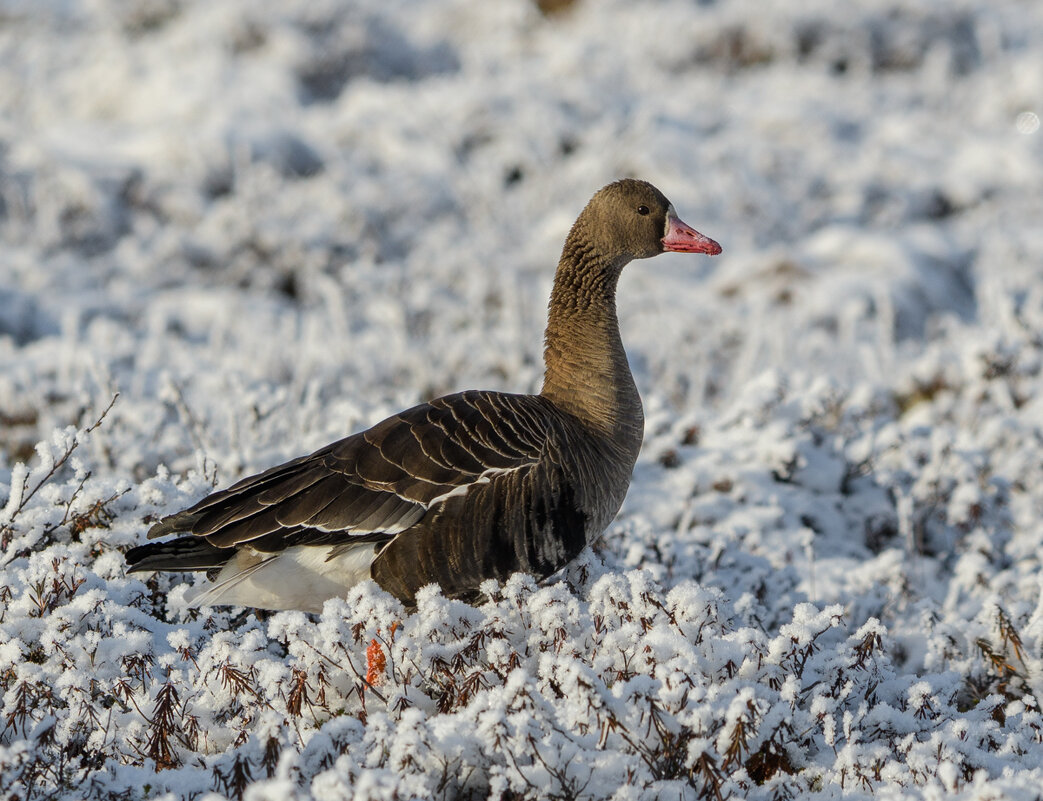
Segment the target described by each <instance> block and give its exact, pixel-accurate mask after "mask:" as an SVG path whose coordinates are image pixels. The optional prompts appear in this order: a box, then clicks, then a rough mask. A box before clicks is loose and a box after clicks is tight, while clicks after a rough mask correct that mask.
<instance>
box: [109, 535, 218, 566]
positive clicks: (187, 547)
mask: <svg viewBox="0 0 1043 801" xmlns="http://www.w3.org/2000/svg"><path fill="white" fill-rule="evenodd" d="M234 554H235V549H234V548H218V547H217V546H216V545H211V544H210V543H209V542H207V541H206V540H205V539H203V538H202V537H179V538H178V539H176V540H170V541H169V542H153V543H149V544H148V545H141V546H139V547H137V548H131V549H130V550H129V551H127V554H126V557H125V558H126V560H127V565H128V568H127V572H128V573H142V572H146V571H152V570H175V571H176V570H180V571H192V570H212V569H214V568H219V567H223V566H224V564H225V562H227V561H228V560H229V559H231V558H232V556H233V555H234Z"/></svg>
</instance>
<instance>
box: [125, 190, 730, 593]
mask: <svg viewBox="0 0 1043 801" xmlns="http://www.w3.org/2000/svg"><path fill="white" fill-rule="evenodd" d="M664 251H676V252H682V253H704V254H707V255H711V256H713V255H717V254H719V253H720V252H721V246H720V245H718V244H717V243H716V242H715V241H713V240H712V239H710V238H708V237H706V236H703V235H702V234H700V233H699V232H698V231H696V230H695V229H693V228H691V227H690V226H689V225H687V224H686V223H684V222H682V221H681V220H680V218H679V217H678V216H677V214H676V212H675V211H674V207H673V205H672V204H671V203H670V201H669V200H667V198H666V197H665V196H664V195H663V193H662V192H660V191H659V190H658V189H656V188H655V187H654V186H652V185H651V184H649V183H647V182H645V181H639V180H634V179H624V180H620V181H616V182H614V183H611V184H609V185H608V186H606V187H604V188H603V189H601V190H599V191H598V192H597V193H596V194H595V195H594V196H593V198H591V200H590V202H589V203H588V204H587V206H586V208H584V209H583V211H582V213H581V214H580V215H579V217H578V218H577V219H576V222H575V223H574V224H573V226H572V229H571V230H570V231H569V234H568V237H567V238H566V240H565V246H564V248H563V250H562V253H561V259H560V261H559V262H558V268H557V272H556V274H555V277H554V286H553V290H552V292H551V296H550V304H549V312H548V320H547V328H546V334H545V339H544V361H545V375H544V381H543V388H542V389H541V390H540V393H539V394H538V395H516V394H508V393H505V392H492V391H483V390H471V391H466V392H461V393H457V394H453V395H446V396H444V397H441V398H437V399H435V400H432V401H429V402H427V403H422V404H420V405H419V406H414V407H413V408H411V409H408V410H406V411H403V412H399V413H398V414H396V415H393V416H391V417H389V418H387V419H386V420H384V421H382V422H379V423H377V424H376V425H374V426H373V427H372V428H369V429H367V430H365V431H362V432H359V433H356V434H353V435H352V436H349V437H347V438H345V439H342V440H339V441H337V442H334V443H332V444H330V445H327V446H326V447H324V448H321V449H320V450H318V451H316V452H315V453H312V454H310V455H308V456H302V457H300V458H298V459H294V460H292V461H289V462H286V463H285V464H280V465H277V466H275V467H272V468H270V469H268V470H265V471H264V472H262V473H259V474H258V475H254V476H250V477H248V478H244V479H242V480H241V481H239V482H238V483H236V484H233V485H232V486H230V487H228V488H227V489H224V490H220V491H218V492H214V493H213V494H211V495H209V496H207V497H205V498H204V499H203V500H201V501H199V502H198V503H197V504H195V505H194V506H192V507H190V508H188V509H185V510H183V511H180V512H177V513H176V514H173V515H170V516H168V517H164V518H163V519H161V520H160V521H159V522H157V523H156V524H154V525H153V526H152V527H151V528H150V530H149V532H148V538H149V539H156V538H166V537H170V536H172V535H173V536H174V538H173V539H164V540H162V541H160V542H155V543H149V544H146V545H142V546H140V547H136V548H133V549H131V550H129V551H128V552H127V554H126V560H127V563H128V572H131V573H135V572H144V571H205V572H206V573H207V575H208V577H209V578H210V579H211V582H210V583H204V584H203V585H202V589H200V590H196V591H195V593H194V595H193V596H191V597H189V598H188V602H189V604H190V605H192V606H196V607H199V606H208V605H209V606H216V605H233V606H245V607H254V608H260V609H279V610H285V609H298V610H303V611H307V612H320V611H321V610H322V606H323V603H324V602H325V601H326V600H327V599H330V598H334V597H344V596H345V595H346V593H347V591H348V590H349V589H350V588H351V587H353V586H354V585H356V584H358V583H360V582H362V581H365V580H367V579H373V580H374V581H375V582H376V583H377V584H378V585H379V586H380V587H382V588H383V589H384V590H386V591H387V592H389V593H391V594H392V595H394V596H396V597H397V598H398V599H399V600H400V601H401V602H402V603H403V604H404V605H405V606H406V607H407V608H413V607H414V606H415V603H416V594H417V591H418V590H419V589H420V588H422V587H424V586H425V585H428V584H432V583H434V584H437V585H439V587H440V588H441V591H442V592H443V593H444V594H445V595H446V596H448V597H454V598H460V599H463V600H465V601H472V602H473V601H477V600H479V598H480V597H481V596H480V592H479V587H480V585H481V584H482V583H483V582H484V581H485V580H487V579H495V580H497V581H500V582H503V581H505V580H506V579H507V578H508V577H509V576H510V575H511V574H513V573H515V572H519V571H523V572H526V573H530V574H532V575H533V576H535V577H536V578H537V579H540V580H542V579H546V578H547V577H549V576H551V575H552V574H554V573H555V572H557V571H558V570H560V569H561V568H562V567H564V566H565V565H566V564H567V563H568V562H569V561H571V560H572V559H574V558H575V557H576V556H577V555H579V553H580V551H582V550H583V548H584V547H586V546H587V545H590V544H592V543H593V542H595V541H596V540H597V539H598V538H599V537H600V536H601V534H602V533H603V532H604V530H605V528H606V527H607V526H608V524H609V523H610V522H611V521H612V519H613V518H614V517H615V515H616V513H617V512H618V511H619V507H620V506H621V505H622V503H623V498H624V496H625V495H626V493H627V489H628V487H629V485H630V478H631V473H632V471H633V468H634V463H635V462H636V460H637V456H638V451H639V450H640V448H641V439H642V434H643V429H644V415H643V413H642V407H641V398H640V396H639V395H638V391H637V386H636V385H635V383H634V377H633V375H632V374H631V372H630V366H629V364H628V363H627V358H626V353H625V351H624V350H623V343H622V341H621V339H620V333H619V323H618V320H617V317H616V284H617V280H618V278H619V275H620V272H621V270H622V269H623V267H624V266H625V265H626V264H628V263H629V262H630V261H632V260H634V259H644V258H649V257H651V256H656V255H658V254H660V253H663V252H664Z"/></svg>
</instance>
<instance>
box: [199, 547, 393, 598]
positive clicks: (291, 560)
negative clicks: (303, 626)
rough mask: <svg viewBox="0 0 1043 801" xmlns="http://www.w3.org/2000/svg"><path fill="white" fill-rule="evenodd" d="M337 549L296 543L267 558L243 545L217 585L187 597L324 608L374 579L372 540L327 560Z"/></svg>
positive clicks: (218, 577) (224, 569) (223, 569)
mask: <svg viewBox="0 0 1043 801" xmlns="http://www.w3.org/2000/svg"><path fill="white" fill-rule="evenodd" d="M333 547H334V546H316V545H297V546H294V547H293V548H287V549H286V550H285V551H283V552H282V553H280V554H277V555H275V556H269V557H267V558H263V557H261V555H260V554H258V553H257V552H256V551H250V550H247V549H244V550H242V551H240V552H239V554H237V555H236V557H235V558H234V559H232V560H231V561H230V562H229V563H228V564H227V565H225V566H224V568H222V570H221V572H220V573H219V574H218V576H217V579H216V580H215V581H214V584H213V586H209V587H205V588H203V589H202V590H201V591H197V592H195V593H194V594H192V595H191V596H189V597H188V598H187V600H188V602H189V606H192V607H200V606H253V607H257V608H259V609H299V610H301V611H304V612H321V611H322V605H323V603H325V602H326V601H327V600H329V599H330V598H336V597H338V596H343V595H344V594H345V593H346V592H347V591H348V590H349V589H351V588H352V587H354V586H355V585H356V584H358V583H359V582H362V581H365V580H366V579H368V578H369V577H370V573H369V567H370V565H371V564H372V563H373V558H374V556H375V551H376V546H375V545H374V544H373V543H371V542H360V543H359V544H358V545H356V546H354V547H352V548H349V549H347V550H346V551H344V552H343V553H341V554H339V555H338V556H335V557H333V558H332V559H328V557H329V554H330V552H331V551H332V549H333ZM337 547H340V546H337ZM259 559H260V561H258V560H259Z"/></svg>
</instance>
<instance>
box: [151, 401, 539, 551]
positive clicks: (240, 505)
mask: <svg viewBox="0 0 1043 801" xmlns="http://www.w3.org/2000/svg"><path fill="white" fill-rule="evenodd" d="M543 404H544V402H543V400H542V399H541V398H538V397H531V396H520V395H506V394H499V393H489V392H465V393H460V394H458V395H449V396H446V397H444V398H439V399H437V400H435V401H432V402H431V403H427V404H422V405H420V406H417V407H414V408H412V409H409V410H407V411H404V412H400V413H399V414H397V415H394V416H393V417H389V418H388V419H386V420H384V421H383V422H381V423H378V424H377V425H375V426H373V427H372V428H370V429H368V430H367V431H363V432H361V433H359V434H355V435H353V436H351V437H347V438H346V439H342V440H340V441H338V442H335V443H333V444H331V445H328V446H326V447H325V448H322V449H320V450H318V451H316V452H315V453H313V454H311V455H310V456H304V457H301V458H299V459H294V460H293V461H291V462H287V463H285V464H282V465H277V466H275V467H272V468H270V469H268V470H266V471H264V472H263V473H259V474H257V475H255V476H250V477H248V478H245V479H243V480H241V481H239V482H237V483H236V484H233V485H232V486H231V487H229V488H228V489H225V490H222V491H220V492H216V493H214V494H212V495H210V496H209V497H207V498H204V499H203V500H202V501H200V502H199V503H197V504H196V505H195V506H193V507H191V508H189V509H186V510H184V511H182V512H179V513H177V514H175V515H172V516H170V517H168V518H165V519H164V520H162V521H160V522H159V523H157V524H156V525H155V526H153V528H152V529H151V530H150V532H149V535H150V536H162V535H164V534H170V533H175V532H182V533H189V534H194V535H197V536H200V537H204V538H205V539H206V541H207V542H209V543H210V544H211V545H212V546H215V547H216V548H223V549H232V548H235V547H237V546H240V545H244V544H247V543H249V544H250V545H251V546H253V547H255V548H256V549H257V550H260V551H263V552H265V553H276V552H278V551H280V550H283V549H285V548H288V547H291V546H294V545H309V544H315V545H319V544H322V545H333V546H339V545H340V544H342V543H343V544H349V543H351V542H353V541H361V540H369V541H383V540H386V539H389V538H391V537H392V536H395V535H397V534H399V533H401V532H403V531H406V530H408V529H409V528H410V527H411V526H414V525H416V524H417V523H418V522H420V521H421V520H422V519H423V518H424V517H425V515H427V514H428V513H429V512H430V510H432V509H433V508H434V507H436V506H437V507H439V508H440V507H441V506H442V505H443V504H445V502H446V500H447V499H449V498H456V499H459V496H460V495H462V494H466V493H467V492H468V491H469V489H470V488H471V487H472V486H477V485H481V484H484V483H487V482H488V481H489V480H490V477H492V476H496V475H498V474H500V473H503V472H510V471H513V470H517V469H522V468H526V467H528V466H531V465H532V464H534V463H535V462H536V461H537V460H538V459H539V458H540V457H541V454H543V452H544V445H545V443H546V438H547V427H546V420H545V419H544V420H543V424H541V422H540V421H541V414H542V415H543V416H544V418H545V417H546V414H547V407H546V406H544V405H543ZM459 500H462V499H459ZM454 502H455V501H454ZM147 547H151V546H147ZM231 553H232V551H229V554H230V555H231Z"/></svg>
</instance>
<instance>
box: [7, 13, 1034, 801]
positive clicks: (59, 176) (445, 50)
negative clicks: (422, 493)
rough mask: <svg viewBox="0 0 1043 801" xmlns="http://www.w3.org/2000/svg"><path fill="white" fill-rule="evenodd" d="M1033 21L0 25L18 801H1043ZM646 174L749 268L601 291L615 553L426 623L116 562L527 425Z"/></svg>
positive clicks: (634, 278)
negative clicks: (608, 319)
mask: <svg viewBox="0 0 1043 801" xmlns="http://www.w3.org/2000/svg"><path fill="white" fill-rule="evenodd" d="M1037 5H1038V4H1033V3H1024V2H1016V0H1001V1H1000V2H987V0H959V1H958V2H927V3H917V2H900V1H899V0H865V2H861V3H857V4H854V3H842V4H838V3H833V2H825V1H824V0H823V1H822V2H819V1H818V0H816V1H815V2H811V3H803V4H792V3H786V2H784V0H770V2H766V0H718V1H717V2H705V3H698V4H697V3H691V2H681V1H680V0H663V1H662V2H653V3H643V4H638V3H631V2H626V1H625V0H606V1H605V2H594V0H576V2H571V3H570V2H549V1H548V2H544V3H541V4H536V3H533V2H530V0H524V1H523V0H507V1H505V2H495V3H472V2H464V0H438V1H437V2H431V1H430V0H391V2H388V0H372V2H369V1H368V0H367V2H356V3H344V4H341V3H334V2H331V1H330V0H323V1H321V2H306V1H305V0H301V1H300V2H296V1H295V2H290V3H271V4H257V3H250V2H246V0H242V2H238V1H236V2H227V3H203V2H195V1H194V0H183V1H182V2H163V1H161V0H135V1H134V2H122V1H117V0H96V1H95V2H76V1H72V2H57V0H55V2H50V0H48V1H47V2H36V3H19V2H14V1H13V0H6V1H4V2H0V96H2V97H3V98H4V101H3V105H2V107H0V233H2V246H0V692H2V705H0V799H3V801H7V800H8V799H24V798H33V799H52V798H54V799H63V801H71V800H72V799H81V798H92V799H93V798H98V799H107V798H131V799H138V798H141V799H144V798H149V799H152V798H171V799H182V798H184V799H190V798H191V799H195V798H203V797H204V796H206V795H207V794H208V793H209V794H213V795H211V796H210V797H211V798H215V799H216V798H229V799H231V798H236V799H238V798H248V799H254V801H260V800H261V799H272V800H273V801H275V800H276V799H278V800H279V801H281V800H282V799H286V798H300V799H317V800H319V799H340V798H354V799H385V798H386V799H391V798H398V799H404V798H444V799H457V798H460V799H467V798H474V799H478V798H499V799H520V798H528V799H538V798H539V799H542V798H561V799H566V798H575V799H603V798H615V799H620V801H622V800H623V799H658V798H667V799H669V798H687V799H694V798H709V799H725V798H755V799H776V798H779V799H785V798H800V799H805V798H834V797H837V796H840V795H849V796H853V797H870V796H872V797H876V798H888V799H890V798H923V799H935V798H941V797H945V798H958V799H967V800H968V801H969V800H970V799H991V798H1012V799H1018V800H1019V801H1020V800H1021V799H1024V801H1034V800H1035V799H1038V798H1039V797H1040V792H1041V791H1040V788H1041V787H1043V711H1041V709H1040V698H1041V694H1043V675H1041V674H1043V569H1041V565H1040V561H1041V559H1043V522H1041V521H1043V372H1041V370H1043V280H1041V278H1043V227H1041V226H1040V224H1039V221H1040V219H1043V196H1041V195H1040V191H1039V188H1040V186H1043V132H1041V131H1039V115H1043V6H1040V7H1037ZM798 6H799V8H798ZM627 174H630V175H637V176H640V177H644V178H647V179H649V180H651V181H653V182H654V183H656V184H657V185H658V186H660V187H661V188H662V189H663V190H664V191H665V192H666V193H667V195H668V196H669V197H670V198H671V200H673V202H674V203H675V205H676V207H677V209H678V211H679V212H680V213H681V215H682V216H683V217H684V218H685V219H686V220H688V221H689V222H691V223H692V224H693V225H695V226H696V227H697V228H699V229H700V230H702V231H704V232H705V233H707V234H708V235H710V236H713V237H714V238H715V239H717V240H719V241H720V242H721V243H722V244H723V245H724V248H725V254H724V255H723V256H722V257H721V258H720V259H718V260H716V261H715V262H713V263H709V262H706V261H696V260H694V259H691V258H686V257H682V256H661V257H659V258H658V259H656V260H655V261H654V262H637V263H635V264H633V265H631V266H630V267H629V268H628V270H627V272H626V273H625V275H624V277H623V279H622V283H621V287H620V292H621V295H620V319H621V324H622V328H623V335H624V340H625V342H626V343H627V346H628V348H629V351H630V355H631V361H632V363H633V365H634V368H635V373H636V376H637V380H638V384H639V386H640V387H641V390H642V393H643V396H644V398H645V406H646V418H647V424H646V441H645V449H644V451H643V454H642V457H641V460H640V461H639V464H638V468H637V471H636V473H635V476H634V484H633V486H632V489H631V493H630V496H629V497H628V499H627V502H626V504H625V505H624V508H623V510H622V512H621V514H620V517H619V518H618V520H617V521H616V522H615V523H614V524H613V525H612V526H611V527H610V529H609V531H608V533H607V534H606V537H605V539H604V541H603V542H602V543H601V544H600V545H599V547H598V549H597V551H596V552H595V553H586V554H584V555H583V556H582V557H581V559H580V560H579V563H578V564H576V565H575V566H574V567H572V568H570V569H569V570H568V571H567V573H566V574H565V575H563V576H558V577H556V578H555V580H553V581H552V582H550V583H548V584H547V585H545V586H536V585H535V584H533V582H532V581H531V579H529V578H527V577H525V576H516V577H514V578H513V579H512V580H511V581H509V582H508V583H507V584H506V585H505V586H502V587H499V586H492V585H489V586H487V587H486V595H487V599H488V600H487V601H486V602H485V603H483V604H481V605H478V606H474V607H472V606H467V605H464V604H461V603H458V602H455V601H447V600H446V599H444V598H442V597H441V596H440V595H438V594H437V593H433V592H427V593H426V594H425V595H424V596H423V598H422V599H421V603H420V606H419V609H418V611H417V612H416V613H415V614H406V613H405V611H404V610H403V609H401V608H400V607H399V606H398V604H397V602H395V601H394V600H393V599H391V598H390V597H389V596H387V595H385V594H383V593H381V592H380V591H379V590H378V589H377V588H376V587H375V586H373V585H364V586H362V587H359V588H358V589H357V590H356V591H354V592H352V593H351V594H350V596H349V597H348V598H346V599H343V600H336V601H331V602H329V603H328V604H327V606H326V609H325V611H324V613H323V614H322V615H321V616H311V617H309V616H307V615H304V614H301V613H278V614H264V613H261V614H258V613H255V612H252V611H250V610H241V609H205V610H199V611H190V610H187V609H185V606H184V603H183V598H184V594H185V591H186V588H187V587H188V583H186V582H189V583H190V582H192V581H197V580H202V579H201V578H199V579H195V578H183V577H172V576H155V577H146V580H142V579H141V578H140V577H133V578H128V577H126V576H125V575H124V572H123V560H122V551H123V550H125V549H126V548H127V547H129V546H131V545H134V544H138V543H139V542H141V541H142V539H143V537H144V531H145V530H146V528H147V527H148V525H149V523H150V522H151V521H153V520H155V519H156V518H158V517H159V516H161V515H163V514H167V513H170V512H172V511H175V510H177V509H180V508H182V507H183V506H186V505H188V504H190V503H192V502H193V501H195V500H197V499H198V498H200V497H201V496H202V495H204V494H205V493H206V492H207V491H209V490H210V489H211V487H212V486H214V485H215V484H218V485H223V484H227V483H229V482H231V481H232V480H234V479H235V478H237V477H239V476H241V475H244V474H247V473H249V472H253V471H256V470H259V469H262V468H264V467H266V466H269V465H271V464H274V463H276V462H277V461H279V460H282V459H287V458H290V457H293V456H296V455H299V454H301V453H305V452H307V451H309V450H311V449H314V448H316V447H318V446H320V445H323V444H325V443H326V442H328V441H331V440H333V439H335V438H338V437H340V436H343V435H345V434H347V433H350V432H352V431H355V430H358V429H359V428H361V427H363V426H365V425H367V424H370V423H372V422H375V421H377V420H378V419H380V418H381V417H383V416H384V415H386V414H388V413H390V412H392V411H395V410H396V409H398V408H402V407H404V406H406V405H409V404H412V403H414V402H417V401H419V400H421V399H423V398H425V397H430V396H432V395H436V394H440V393H443V392H447V391H452V390H457V389H464V388H469V387H488V388H496V389H506V390H511V391H534V390H536V389H538V387H539V381H540V339H539V334H540V331H541V330H542V326H543V322H544V319H543V315H544V308H545V303H546V296H547V293H548V290H549V286H550V279H551V274H552V270H553V265H554V263H555V261H556V258H557V255H558V249H559V248H560V246H561V242H562V241H563V239H564V235H565V233H566V231H567V229H568V226H569V224H570V223H571V221H572V219H573V218H574V217H575V215H576V213H577V212H578V211H579V209H580V208H582V206H583V204H584V203H585V202H586V200H587V199H588V198H589V196H590V195H591V194H592V193H593V192H594V190H596V189H597V188H599V187H600V186H601V185H603V184H604V183H607V182H608V181H609V180H612V179H614V178H616V177H619V176H621V175H627Z"/></svg>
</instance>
